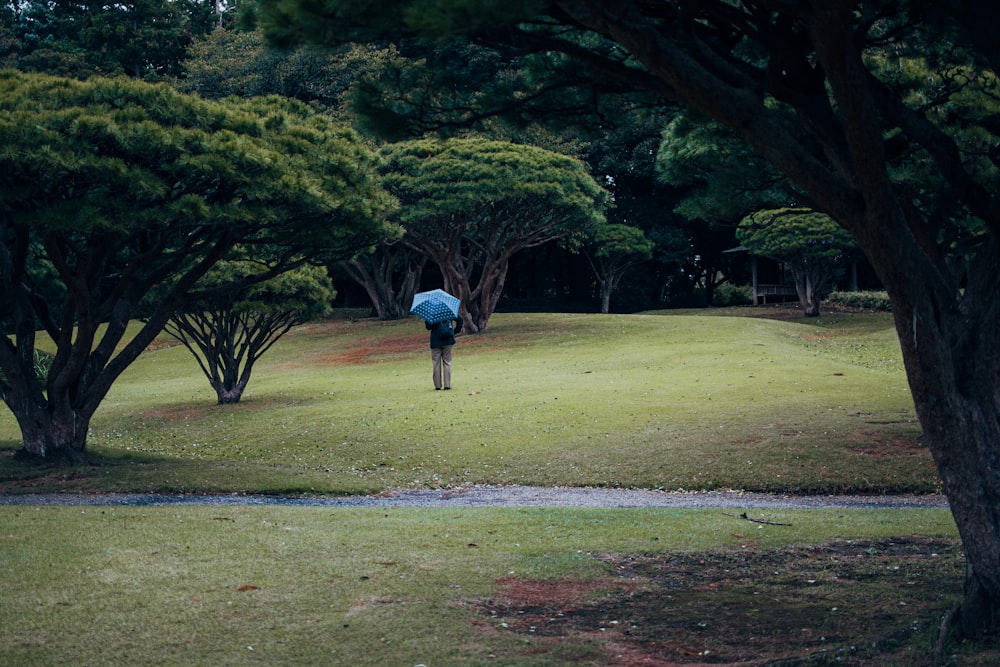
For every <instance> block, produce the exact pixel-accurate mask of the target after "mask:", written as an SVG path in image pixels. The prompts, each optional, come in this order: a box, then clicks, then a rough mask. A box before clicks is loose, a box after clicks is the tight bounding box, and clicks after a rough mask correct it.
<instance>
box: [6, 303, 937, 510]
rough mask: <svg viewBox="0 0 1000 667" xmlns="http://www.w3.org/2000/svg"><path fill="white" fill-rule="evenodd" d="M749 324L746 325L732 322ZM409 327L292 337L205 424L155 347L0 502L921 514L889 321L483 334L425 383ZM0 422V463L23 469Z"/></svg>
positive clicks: (532, 328)
mask: <svg viewBox="0 0 1000 667" xmlns="http://www.w3.org/2000/svg"><path fill="white" fill-rule="evenodd" d="M741 312H745V311H741ZM426 337H427V333H426V331H425V330H424V328H423V326H422V324H420V323H419V321H418V320H415V319H412V318H411V319H407V320H402V321H396V322H379V321H376V320H370V319H365V320H351V319H346V318H341V319H333V320H329V321H325V322H321V323H316V324H310V325H306V326H303V327H300V328H298V329H296V330H295V331H293V333H291V334H290V335H288V336H286V337H285V338H284V339H282V341H281V342H280V343H279V345H278V346H277V347H276V348H275V349H274V350H273V351H272V353H271V354H269V355H268V356H266V357H264V359H263V360H262V361H261V362H260V363H259V364H258V367H257V369H256V370H255V373H254V377H253V379H252V380H251V383H250V386H249V388H248V391H247V393H246V395H245V397H244V399H243V401H242V402H241V403H239V404H237V405H226V406H220V405H216V403H215V400H214V393H213V392H212V390H211V388H210V387H209V385H208V382H207V381H206V380H205V379H204V378H203V377H201V376H200V375H199V370H198V368H197V366H196V364H195V362H194V359H193V358H192V357H191V356H190V353H189V352H187V350H185V349H184V348H183V347H180V346H177V345H171V344H170V342H169V341H168V340H167V339H164V340H163V342H162V344H160V345H159V346H157V347H156V348H155V349H151V350H150V351H148V352H147V353H146V354H145V355H143V357H142V358H140V360H139V361H138V362H137V363H136V364H134V365H133V366H132V367H131V368H130V369H129V370H128V371H127V372H126V374H125V376H124V377H122V379H121V381H120V382H119V383H117V384H116V385H115V387H114V388H113V390H112V392H111V394H110V395H109V396H108V398H107V400H106V401H105V403H104V405H102V407H101V409H100V410H99V412H98V413H97V415H96V416H95V418H94V420H93V423H92V428H91V434H90V438H89V451H90V452H91V455H92V456H93V457H94V459H95V460H96V461H99V462H100V463H102V464H103V465H102V466H100V467H95V468H83V469H76V470H72V471H69V472H67V471H65V470H61V469H60V470H46V469H45V468H44V467H41V468H38V467H32V466H19V465H18V464H17V463H15V462H13V461H11V459H10V457H9V456H8V457H0V480H3V481H0V484H3V490H5V491H7V492H17V491H18V490H22V489H29V490H37V491H41V490H64V489H65V490H71V489H81V490H94V491H98V490H99V491H126V490H141V491H186V492H191V491H209V492H248V491H252V492H263V493H281V494H355V493H372V492H379V491H382V490H384V489H386V488H390V487H397V488H399V487H402V488H409V487H450V486H461V485H467V484H531V485H572V486H624V487H643V488H665V489H680V488H683V489H714V488H729V489H744V490H758V491H775V492H792V493H819V492H838V491H844V492H846V491H850V492H911V491H912V492H932V491H935V490H936V489H937V487H938V481H937V477H936V475H935V472H934V468H933V464H932V462H931V459H930V456H929V454H928V453H927V451H926V450H925V449H924V448H923V447H922V446H921V445H920V443H919V441H918V438H919V435H920V428H919V425H918V424H917V422H916V419H915V417H914V413H913V406H912V402H911V399H910V395H909V391H908V388H907V385H906V380H905V378H904V375H903V371H902V368H901V364H900V361H899V349H898V343H897V342H896V339H895V335H894V333H893V331H892V327H891V321H890V320H889V318H888V316H886V315H868V314H864V315H854V316H847V315H835V316H831V317H824V318H819V319H818V320H811V321H808V322H806V321H802V320H801V319H800V320H799V321H794V322H781V321H773V320H766V319H759V318H749V317H719V316H705V315H673V314H669V313H663V314H644V315H609V316H598V315H563V314H502V313H501V314H498V315H495V316H494V317H493V319H492V320H491V324H490V329H489V331H488V333H486V334H482V335H477V336H465V337H460V339H459V343H458V344H457V346H456V350H455V366H454V390H452V391H450V392H437V391H434V390H433V387H432V385H431V382H430V360H429V354H428V351H427V341H426ZM17 438H18V432H17V429H16V425H15V423H14V421H13V419H12V418H11V416H10V414H9V413H3V414H0V453H3V452H4V451H6V452H7V453H8V454H9V453H10V452H12V451H13V450H14V449H16V448H17V446H18V444H17Z"/></svg>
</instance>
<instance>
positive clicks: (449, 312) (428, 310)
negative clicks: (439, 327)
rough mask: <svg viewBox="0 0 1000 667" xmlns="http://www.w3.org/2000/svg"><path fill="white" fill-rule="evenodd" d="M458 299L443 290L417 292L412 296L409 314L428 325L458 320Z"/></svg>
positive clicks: (459, 303)
mask: <svg viewBox="0 0 1000 667" xmlns="http://www.w3.org/2000/svg"><path fill="white" fill-rule="evenodd" d="M461 303H462V302H461V301H460V300H459V299H458V297H454V296H452V295H450V294H448V293H447V292H445V291H444V290H440V289H435V290H431V291H430V292H417V293H416V294H414V295H413V305H412V306H410V313H411V314H412V315H416V316H417V317H422V318H424V319H425V320H426V321H427V322H428V323H430V324H435V323H437V322H444V321H445V320H454V319H457V318H458V307H459V305H461Z"/></svg>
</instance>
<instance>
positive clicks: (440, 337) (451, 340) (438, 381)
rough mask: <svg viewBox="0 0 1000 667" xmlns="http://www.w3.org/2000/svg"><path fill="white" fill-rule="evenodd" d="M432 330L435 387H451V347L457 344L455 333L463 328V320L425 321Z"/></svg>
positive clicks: (432, 360)
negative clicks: (432, 322)
mask: <svg viewBox="0 0 1000 667" xmlns="http://www.w3.org/2000/svg"><path fill="white" fill-rule="evenodd" d="M424 325H425V326H426V327H427V328H428V329H429V330H430V332H431V362H432V363H433V364H434V375H433V377H434V388H435V389H442V388H444V389H451V348H452V347H453V346H454V345H455V334H457V333H459V332H460V331H461V330H462V320H461V318H459V319H454V320H445V321H444V322H435V323H434V324H431V323H430V322H425V323H424Z"/></svg>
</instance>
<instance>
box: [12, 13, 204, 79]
mask: <svg viewBox="0 0 1000 667" xmlns="http://www.w3.org/2000/svg"><path fill="white" fill-rule="evenodd" d="M19 10H20V11H19V12H18V21H17V23H16V25H15V35H16V36H17V37H18V38H19V39H20V46H21V52H20V59H19V65H18V66H19V67H20V68H21V69H23V70H26V71H35V72H46V73H49V74H58V75H66V76H74V77H78V78H86V77H88V76H94V75H103V76H117V75H121V74H124V75H127V76H132V77H136V78H143V79H160V78H163V77H166V76H171V75H176V74H178V73H179V71H180V63H181V61H182V60H183V58H184V53H185V50H186V49H187V47H188V45H189V44H190V43H191V39H192V37H193V36H197V35H202V34H205V33H206V32H209V31H210V30H211V29H212V28H213V26H214V25H215V22H216V20H217V19H216V15H215V3H214V2H211V1H205V0H175V1H172V2H163V1H162V0H130V1H128V2H115V3H108V2H103V1H102V2H97V1H95V0H31V1H30V2H25V3H24V4H23V5H22V6H21V7H20V8H19Z"/></svg>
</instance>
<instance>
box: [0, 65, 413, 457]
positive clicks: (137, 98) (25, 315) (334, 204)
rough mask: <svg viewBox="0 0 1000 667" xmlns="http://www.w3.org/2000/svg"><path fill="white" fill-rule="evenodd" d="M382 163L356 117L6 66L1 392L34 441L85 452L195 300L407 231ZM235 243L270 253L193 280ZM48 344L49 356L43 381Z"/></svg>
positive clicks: (1, 151)
mask: <svg viewBox="0 0 1000 667" xmlns="http://www.w3.org/2000/svg"><path fill="white" fill-rule="evenodd" d="M374 162H375V159H374V155H372V154H371V153H370V151H368V150H367V149H366V148H365V147H364V146H363V145H362V144H361V143H360V142H359V141H358V140H357V138H356V136H355V135H354V134H353V133H351V132H350V131H349V130H347V129H345V128H342V127H340V126H338V125H335V124H333V123H331V122H330V121H329V120H328V119H326V118H324V117H322V116H319V115H316V114H314V113H313V112H311V111H310V110H309V109H308V108H306V107H305V106H303V105H300V104H295V103H292V102H289V101H287V100H281V99H278V98H268V99H258V100H252V101H248V102H245V103H237V102H233V101H230V102H229V103H227V104H218V103H211V102H206V101H204V100H201V99H198V98H195V97H190V96H186V95H182V94H180V93H178V92H176V91H175V90H173V89H172V88H170V87H168V86H166V85H150V84H145V83H142V82H139V81H134V80H127V79H117V80H106V79H98V78H95V79H91V80H89V81H87V82H79V81H72V80H68V79H59V78H54V77H49V76H43V75H27V74H19V73H16V72H10V71H8V72H2V73H0V202H2V205H0V295H2V299H0V370H2V372H3V376H4V379H3V380H2V381H0V398H2V399H3V401H4V403H5V404H6V405H7V407H8V408H10V410H11V411H12V412H13V413H14V416H15V418H16V419H17V422H18V425H19V427H20V429H21V434H22V438H23V444H24V450H23V451H24V452H25V453H27V454H30V455H33V456H37V457H48V456H62V457H67V458H70V459H73V460H82V459H84V458H85V453H84V450H85V446H86V439H87V430H88V426H89V424H90V420H91V418H92V417H93V415H94V412H95V411H96V410H97V407H98V406H99V405H100V403H101V401H102V400H103V399H104V397H105V395H106V394H107V392H108V390H109V389H110V387H111V386H112V383H113V382H114V381H115V379H116V378H118V377H119V375H120V374H121V373H122V372H123V371H124V370H125V368H126V367H128V365H129V364H130V363H132V362H133V361H134V360H135V359H136V358H137V357H138V356H139V354H140V353H141V352H142V351H143V350H144V349H145V348H146V346H147V345H149V344H150V343H151V342H152V341H153V339H154V338H155V337H156V335H157V334H158V333H159V332H160V331H161V330H162V329H163V327H164V326H165V324H166V322H167V321H168V320H169V318H170V317H171V315H173V313H174V312H175V311H176V310H178V309H179V308H182V307H183V306H184V305H185V304H186V303H187V302H188V301H189V300H190V299H192V298H195V297H197V298H200V299H206V298H210V297H211V296H212V293H213V292H223V291H226V290H228V289H231V288H236V287H242V286H244V285H249V284H251V283H254V282H260V281H263V280H266V279H268V278H273V277H275V276H277V275H280V274H281V273H283V272H284V271H287V270H289V269H293V268H295V267H297V266H300V265H302V264H304V263H307V262H310V261H327V260H331V259H333V260H335V259H342V258H345V257H350V256H351V255H353V254H354V253H356V252H358V251H359V250H362V249H364V248H366V247H368V246H370V245H372V244H374V243H377V242H378V241H380V240H381V239H383V238H385V237H386V236H387V235H389V234H391V233H394V230H393V228H392V227H391V226H389V225H387V224H386V223H385V222H384V218H385V216H386V215H388V213H389V211H390V210H391V207H392V205H393V202H392V200H391V198H390V197H389V196H388V195H387V194H386V193H385V192H384V191H383V190H382V189H381V188H379V187H378V179H377V175H376V174H375V171H374V166H375V165H374ZM237 246H242V247H245V248H247V249H248V252H250V253H251V254H253V255H254V256H259V254H260V253H255V251H254V249H256V248H260V247H266V248H268V249H269V251H270V252H269V255H268V260H267V262H266V263H265V264H262V265H261V266H260V270H259V271H257V272H256V273H255V274H253V275H247V276H244V277H242V278H238V279H237V280H236V281H235V282H234V284H231V285H219V286H218V287H216V288H213V289H211V290H209V289H204V290H200V291H198V290H196V288H195V285H196V283H197V282H198V281H199V280H200V279H201V278H202V277H203V276H204V275H205V274H206V273H207V272H208V271H209V270H210V269H211V268H212V266H213V265H214V264H215V263H217V262H218V261H220V260H221V259H223V258H225V257H226V256H227V255H229V253H230V252H231V250H232V249H233V248H235V247H237ZM166 283H170V285H171V287H170V288H169V289H167V290H165V292H164V293H163V295H162V296H161V297H160V298H159V299H158V300H157V301H156V302H155V303H154V304H153V305H152V308H151V309H150V310H141V307H142V306H143V304H142V301H143V299H144V298H145V297H146V295H147V294H149V293H150V292H151V291H153V290H155V289H157V288H159V287H160V286H161V285H164V284H166ZM140 314H141V315H144V317H145V323H144V324H143V326H142V327H141V329H140V330H139V331H138V332H137V333H136V334H135V336H134V337H132V338H131V339H128V338H126V335H125V333H126V326H127V325H128V323H129V321H130V320H131V319H133V318H135V317H137V316H139V315H140ZM38 329H41V330H42V332H41V333H40V334H36V330H38ZM36 349H49V350H51V351H53V361H52V365H51V368H50V369H49V371H48V373H47V375H46V377H45V378H43V379H39V378H38V377H37V375H36V373H35V371H34V366H33V360H34V352H35V350H36Z"/></svg>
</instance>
